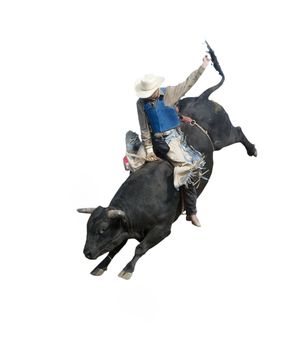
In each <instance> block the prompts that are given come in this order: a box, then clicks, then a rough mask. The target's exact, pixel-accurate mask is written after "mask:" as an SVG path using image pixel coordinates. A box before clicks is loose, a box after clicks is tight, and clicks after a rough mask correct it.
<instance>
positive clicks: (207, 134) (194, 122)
mask: <svg viewBox="0 0 294 350" xmlns="http://www.w3.org/2000/svg"><path fill="white" fill-rule="evenodd" d="M190 125H191V126H197V127H198V128H199V129H200V130H201V131H202V132H203V133H204V134H205V135H206V136H207V137H208V140H209V141H210V144H211V147H212V150H213V151H215V148H214V145H213V142H212V139H211V137H210V136H209V133H208V131H207V130H205V129H204V128H202V126H201V125H199V124H198V123H197V122H196V121H195V120H194V119H193V120H192V121H191V123H190Z"/></svg>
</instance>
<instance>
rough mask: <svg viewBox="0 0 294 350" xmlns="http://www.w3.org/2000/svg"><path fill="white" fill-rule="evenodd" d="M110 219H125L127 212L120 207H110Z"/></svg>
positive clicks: (108, 213)
mask: <svg viewBox="0 0 294 350" xmlns="http://www.w3.org/2000/svg"><path fill="white" fill-rule="evenodd" d="M107 217H108V219H125V218H126V213H125V212H124V211H123V210H120V209H110V210H108V212H107Z"/></svg>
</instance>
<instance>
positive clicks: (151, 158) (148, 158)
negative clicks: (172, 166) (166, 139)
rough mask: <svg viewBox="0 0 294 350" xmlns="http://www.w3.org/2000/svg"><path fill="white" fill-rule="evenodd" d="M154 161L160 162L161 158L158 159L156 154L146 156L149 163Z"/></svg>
mask: <svg viewBox="0 0 294 350" xmlns="http://www.w3.org/2000/svg"><path fill="white" fill-rule="evenodd" d="M154 160H159V158H158V157H156V155H155V153H150V154H147V156H146V161H147V162H153V161H154Z"/></svg>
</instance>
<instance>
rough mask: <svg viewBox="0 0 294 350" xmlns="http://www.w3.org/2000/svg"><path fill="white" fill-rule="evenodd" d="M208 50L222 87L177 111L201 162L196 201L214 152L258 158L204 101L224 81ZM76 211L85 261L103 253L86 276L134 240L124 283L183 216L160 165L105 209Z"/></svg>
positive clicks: (131, 181) (142, 172) (218, 109)
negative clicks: (231, 150) (242, 151)
mask: <svg viewBox="0 0 294 350" xmlns="http://www.w3.org/2000/svg"><path fill="white" fill-rule="evenodd" d="M208 50H209V51H208V52H209V54H210V56H211V61H212V64H213V65H214V67H215V69H216V70H217V71H218V72H219V74H220V75H221V81H220V82H219V83H218V84H217V85H215V86H213V87H211V88H209V89H207V90H206V91H204V92H203V93H202V94H201V95H200V96H199V97H189V98H184V99H182V100H181V101H180V103H179V106H178V107H179V113H180V114H181V115H185V116H189V117H191V118H192V119H193V120H194V122H193V123H192V125H190V124H183V125H182V126H181V128H182V130H183V132H184V133H185V136H186V139H187V142H188V144H190V145H191V146H193V147H194V148H195V149H197V150H199V151H200V152H201V153H203V155H204V156H205V162H206V165H205V167H206V170H207V172H206V175H205V177H206V180H204V179H202V180H201V181H200V184H198V188H197V196H198V197H199V195H200V194H201V192H202V191H203V189H204V187H205V186H206V184H207V182H208V179H209V178H210V176H211V173H212V167H213V151H216V150H220V149H222V148H223V147H226V146H229V145H232V144H234V143H237V142H241V143H242V144H243V145H244V147H245V148H246V151H247V154H248V155H249V156H257V151H256V148H255V146H254V145H253V144H252V143H250V142H249V141H248V140H247V138H246V136H245V135H244V133H243V132H242V129H241V128H240V127H234V126H233V125H232V123H231V122H230V119H229V116H228V114H227V113H226V111H225V110H224V109H223V107H222V106H220V105H219V104H217V103H216V102H214V101H211V100H209V99H208V98H209V96H210V95H211V94H212V92H213V91H215V90H216V89H218V88H219V87H220V86H221V85H222V84H223V82H224V80H225V76H224V74H223V72H222V69H221V67H220V65H219V63H218V61H217V58H216V56H215V54H214V52H213V50H212V49H211V48H210V47H209V45H208ZM148 178H149V179H150V178H152V181H147V179H148ZM78 211H79V212H81V213H89V214H91V215H90V218H89V220H88V224H87V239H86V244H85V247H84V254H85V256H86V257H87V258H88V259H97V258H98V257H99V256H101V255H103V254H105V253H108V255H107V256H106V257H105V258H104V260H102V262H100V264H99V265H98V266H97V267H96V268H95V269H94V270H93V271H92V272H91V274H93V275H96V276H99V275H102V274H103V273H104V272H105V271H106V270H107V267H108V265H109V263H110V262H111V260H112V259H113V257H114V256H115V255H116V254H117V253H118V252H119V251H120V250H121V249H122V247H123V246H124V245H125V244H126V242H127V241H128V239H131V238H134V239H136V240H137V241H139V242H140V243H139V245H138V246H137V247H136V250H135V255H134V257H133V259H132V260H131V261H130V262H129V263H128V264H127V265H126V266H125V268H124V269H123V270H122V271H121V272H120V274H119V276H120V277H122V278H124V279H129V278H130V277H131V276H132V273H133V272H134V269H135V265H136V263H137V261H138V260H139V259H140V258H141V257H142V256H143V255H144V254H145V253H146V252H147V251H148V250H149V249H150V248H152V247H154V246H155V245H156V244H158V243H159V242H160V241H162V240H163V239H164V238H166V237H167V236H168V235H169V234H170V232H171V226H172V224H173V223H174V222H175V221H176V220H177V219H178V217H179V216H180V214H181V212H182V199H181V192H180V191H177V190H176V189H175V188H174V185H173V168H172V165H171V164H169V163H168V162H167V161H165V160H159V161H154V162H147V163H146V164H145V165H144V166H143V167H142V168H141V169H139V170H138V171H136V172H134V173H131V174H130V176H129V177H128V178H127V179H126V181H125V182H124V183H123V184H122V185H121V187H120V188H119V190H118V191H117V193H116V194H115V196H114V197H113V199H112V200H111V202H110V204H109V206H108V207H107V208H103V207H101V206H99V207H98V208H83V209H78Z"/></svg>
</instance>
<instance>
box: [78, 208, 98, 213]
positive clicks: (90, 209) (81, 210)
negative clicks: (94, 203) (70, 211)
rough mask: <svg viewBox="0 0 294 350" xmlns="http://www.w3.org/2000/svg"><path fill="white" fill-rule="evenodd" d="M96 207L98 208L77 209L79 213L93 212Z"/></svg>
mask: <svg viewBox="0 0 294 350" xmlns="http://www.w3.org/2000/svg"><path fill="white" fill-rule="evenodd" d="M95 209H96V208H80V209H77V211H78V212H79V213H84V214H92V213H93V211H94V210H95Z"/></svg>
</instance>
